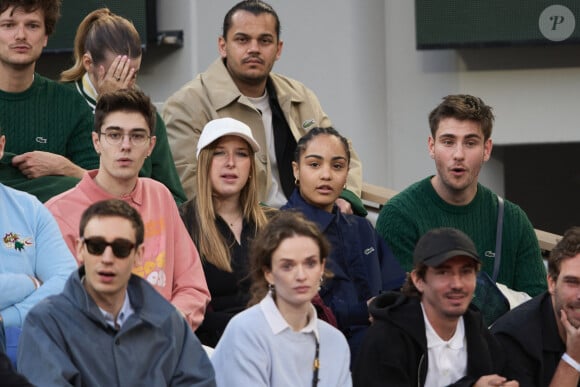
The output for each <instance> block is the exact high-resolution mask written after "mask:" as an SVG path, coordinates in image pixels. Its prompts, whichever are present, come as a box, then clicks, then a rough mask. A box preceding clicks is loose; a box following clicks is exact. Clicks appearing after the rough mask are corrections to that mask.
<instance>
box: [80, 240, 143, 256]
mask: <svg viewBox="0 0 580 387" xmlns="http://www.w3.org/2000/svg"><path fill="white" fill-rule="evenodd" d="M81 241H82V242H83V243H84V244H85V246H87V251H88V252H89V254H93V255H102V254H103V253H104V252H105V249H106V248H107V246H111V249H113V254H114V255H115V257H117V258H127V257H128V256H129V254H131V251H132V250H133V249H134V248H135V243H133V242H131V241H130V240H127V239H124V238H116V239H115V240H113V241H112V242H107V240H106V239H105V238H103V237H91V238H81Z"/></svg>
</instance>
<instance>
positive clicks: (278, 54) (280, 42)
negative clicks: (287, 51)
mask: <svg viewBox="0 0 580 387" xmlns="http://www.w3.org/2000/svg"><path fill="white" fill-rule="evenodd" d="M283 47H284V42H283V41H282V40H280V41H279V42H278V50H277V51H276V60H278V59H280V56H282V48H283Z"/></svg>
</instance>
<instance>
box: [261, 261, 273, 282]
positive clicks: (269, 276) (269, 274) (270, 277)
mask: <svg viewBox="0 0 580 387" xmlns="http://www.w3.org/2000/svg"><path fill="white" fill-rule="evenodd" d="M262 272H263V273H264V278H265V279H266V282H267V283H269V284H272V285H274V275H272V271H271V270H270V269H268V268H267V267H265V266H264V267H263V268H262Z"/></svg>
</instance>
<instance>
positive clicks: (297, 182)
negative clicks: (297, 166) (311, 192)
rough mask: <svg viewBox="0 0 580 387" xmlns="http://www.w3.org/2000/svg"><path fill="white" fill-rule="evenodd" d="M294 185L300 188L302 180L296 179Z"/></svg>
mask: <svg viewBox="0 0 580 387" xmlns="http://www.w3.org/2000/svg"><path fill="white" fill-rule="evenodd" d="M294 185H295V186H297V187H298V186H299V185H300V180H298V179H297V178H294Z"/></svg>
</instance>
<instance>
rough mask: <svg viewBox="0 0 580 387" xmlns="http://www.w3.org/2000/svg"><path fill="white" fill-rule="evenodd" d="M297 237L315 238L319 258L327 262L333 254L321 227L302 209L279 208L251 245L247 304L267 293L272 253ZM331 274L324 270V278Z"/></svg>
mask: <svg viewBox="0 0 580 387" xmlns="http://www.w3.org/2000/svg"><path fill="white" fill-rule="evenodd" d="M295 236H304V237H308V238H312V239H313V240H314V241H315V242H316V244H317V245H318V248H319V250H320V259H321V261H324V260H325V259H327V257H328V256H329V255H330V244H329V243H328V241H327V240H326V237H325V236H324V234H323V233H322V231H320V230H319V229H318V226H317V225H316V224H315V223H313V222H311V221H309V220H308V219H306V218H305V217H304V215H302V214H301V213H300V212H296V211H280V212H279V213H278V214H276V215H274V216H273V217H272V219H271V220H270V222H269V223H268V224H267V225H266V227H265V228H264V230H262V232H261V233H260V234H259V235H258V236H257V237H256V239H254V241H253V242H252V244H251V246H250V254H249V257H250V276H251V279H252V286H251V287H250V294H251V299H250V302H249V303H248V305H254V304H257V303H258V302H260V300H262V298H264V296H266V293H267V292H268V282H267V281H266V278H265V277H264V270H265V269H268V270H272V254H273V253H274V251H276V250H277V249H278V246H280V243H282V241H284V240H285V239H288V238H292V237H295ZM328 276H329V274H328V273H325V277H328Z"/></svg>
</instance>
